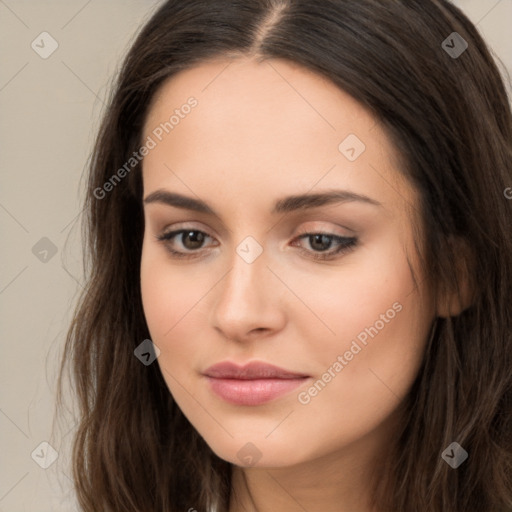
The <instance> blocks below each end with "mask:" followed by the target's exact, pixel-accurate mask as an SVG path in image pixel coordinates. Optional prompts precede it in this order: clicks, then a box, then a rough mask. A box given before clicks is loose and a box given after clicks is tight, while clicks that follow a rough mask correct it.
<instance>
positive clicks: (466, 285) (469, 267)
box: [437, 236, 475, 318]
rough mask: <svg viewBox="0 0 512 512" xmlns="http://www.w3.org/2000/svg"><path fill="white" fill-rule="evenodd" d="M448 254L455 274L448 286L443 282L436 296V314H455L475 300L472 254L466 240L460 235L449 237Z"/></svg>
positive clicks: (445, 315)
mask: <svg viewBox="0 0 512 512" xmlns="http://www.w3.org/2000/svg"><path fill="white" fill-rule="evenodd" d="M449 247H450V251H449V254H448V255H446V257H447V258H451V259H452V261H454V264H455V276H454V279H453V280H452V281H451V282H452V283H453V284H452V285H451V286H450V285H448V284H447V283H443V285H442V286H441V287H440V292H439V296H438V297H437V316H440V317H444V318H447V317H450V316H457V315H459V314H460V313H462V312H463V311H464V310H465V309H467V308H469V307H470V306H471V305H472V304H473V302H474V300H475V280H474V275H475V273H474V268H475V265H474V255H473V253H472V251H471V250H470V248H469V246H468V244H467V242H466V240H464V239H463V238H461V237H455V236H452V237H450V238H449Z"/></svg>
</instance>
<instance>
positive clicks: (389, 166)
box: [143, 59, 408, 203]
mask: <svg viewBox="0 0 512 512" xmlns="http://www.w3.org/2000/svg"><path fill="white" fill-rule="evenodd" d="M190 98H194V100H196V102H197V104H196V106H194V107H193V108H191V109H190V108H183V106H184V105H187V102H188V101H189V99H190ZM173 114H174V119H173V120H172V123H171V124H170V123H169V120H170V118H171V116H173ZM166 123H167V124H166ZM165 127H167V130H166V129H165ZM155 134H156V135H155ZM147 137H151V138H152V139H154V142H155V143H156V144H155V147H154V149H152V150H151V151H150V152H149V154H148V155H147V156H145V157H144V163H143V169H144V172H143V174H144V188H145V190H147V191H151V190H154V189H156V188H158V187H165V186H166V185H168V186H169V187H172V186H174V185H177V186H178V187H179V188H180V189H182V190H183V191H186V189H184V188H183V183H177V176H180V177H181V178H183V180H184V182H186V183H188V184H189V185H190V186H193V187H194V191H197V193H198V194H199V195H201V193H202V190H212V187H213V189H215V190H218V189H219V184H220V183H221V182H222V183H223V184H224V185H226V184H228V185H227V187H228V189H229V191H230V195H231V196H232V195H233V194H232V192H233V190H236V189H239V190H240V192H242V191H248V190H251V191H252V194H251V197H252V198H253V199H256V198H258V197H260V198H261V197H267V196H269V193H270V191H271V190H270V188H269V187H271V188H272V189H275V190H276V196H277V195H280V194H278V193H277V191H278V190H279V191H286V192H289V193H294V192H302V193H303V192H304V191H306V190H310V189H311V188H312V187H315V188H319V189H320V188H322V189H324V188H334V187H336V188H339V187H340V186H343V185H345V186H347V187H350V188H351V189H354V188H358V191H359V192H363V193H366V194H368V195H371V194H373V195H374V196H375V195H377V196H379V201H381V202H382V203H386V202H388V203H389V202H393V201H394V202H396V201H397V199H400V197H397V188H399V189H402V188H403V187H406V184H405V183H403V180H402V179H401V177H400V173H399V172H397V169H396V165H395V164H394V148H393V147H392V146H391V145H390V143H389V141H388V140H387V138H386V136H385V134H384V133H383V131H382V130H381V128H380V127H379V125H378V124H377V122H376V120H375V118H374V117H373V116H372V114H371V113H370V112H369V111H368V110H367V109H366V108H365V107H364V106H362V105H361V104H360V103H359V102H357V101H356V100H354V99H353V98H352V97H351V96H350V95H348V94H347V93H345V92H344V91H342V90H341V89H339V88H338V87H336V86H335V85H334V84H333V83H332V82H330V81H329V80H327V79H326V78H324V77H322V76H320V75H318V74H316V73H313V72H311V71H310V70H307V69H305V68H303V67H301V66H298V65H296V64H294V63H290V62H288V61H285V60H271V61H264V62H256V61H254V60H249V59H232V60H227V59H220V60H215V61H210V62H206V63H203V64H201V65H198V66H196V67H194V68H191V69H188V70H184V71H182V72H180V73H178V74H176V75H175V76H173V77H172V78H170V79H168V80H167V81H166V82H165V83H164V84H163V85H162V86H161V87H160V89H159V90H158V92H157V93H156V94H155V96H154V98H153V100H152V103H151V105H150V107H149V109H148V114H147V117H146V121H145V125H144V133H143V138H144V140H146V138H147ZM160 138H161V140H160ZM345 141H348V142H347V143H345ZM350 147H354V148H355V150H356V152H358V153H359V152H360V151H361V150H362V149H364V150H363V151H362V152H361V154H360V156H358V157H357V159H355V160H351V159H350V158H347V153H346V150H347V149H349V150H350ZM352 153H353V152H352ZM348 156H351V155H350V153H349V154H348ZM171 170H172V172H170V171H171ZM183 180H182V181H183ZM290 186H292V188H290ZM407 193H408V192H407V191H406V190H400V193H399V194H398V196H401V197H402V198H403V197H404V194H407Z"/></svg>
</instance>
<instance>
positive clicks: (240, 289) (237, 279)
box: [223, 236, 269, 305]
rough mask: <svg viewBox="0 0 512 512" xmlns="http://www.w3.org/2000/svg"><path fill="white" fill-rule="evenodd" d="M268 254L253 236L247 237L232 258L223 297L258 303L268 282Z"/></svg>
mask: <svg viewBox="0 0 512 512" xmlns="http://www.w3.org/2000/svg"><path fill="white" fill-rule="evenodd" d="M267 260H268V258H267V254H266V251H264V249H263V246H262V245H261V244H260V243H259V242H258V241H257V240H256V239H255V238H254V237H252V236H247V237H245V238H244V239H243V240H242V241H241V242H240V243H239V244H238V245H237V246H236V247H235V250H234V251H233V253H232V254H231V256H230V261H229V263H230V268H231V271H230V272H229V273H228V275H227V276H226V279H225V283H224V285H223V296H225V297H224V298H226V299H227V300H235V301H236V300H239V301H242V302H244V303H247V304H249V303H251V304H252V305H254V304H253V302H254V303H256V302H257V300H258V299H259V298H260V299H261V294H262V293H263V295H264V290H263V285H264V284H265V282H266V281H267V276H265V274H266V273H268V272H269V270H268V269H267V267H266V264H267Z"/></svg>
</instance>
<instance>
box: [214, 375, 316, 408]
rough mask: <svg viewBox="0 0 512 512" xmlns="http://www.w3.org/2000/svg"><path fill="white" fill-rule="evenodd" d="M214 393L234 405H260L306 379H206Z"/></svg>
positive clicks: (297, 385) (294, 387)
mask: <svg viewBox="0 0 512 512" xmlns="http://www.w3.org/2000/svg"><path fill="white" fill-rule="evenodd" d="M206 379H207V380H208V382H209V384H210V387H211V389H212V391H213V392H214V393H216V394H217V395H218V396H220V397H221V398H223V399H224V400H226V402H230V403H232V404H236V405H260V404H264V403H266V402H270V400H273V399H275V398H277V397H278V396H281V395H284V394H286V393H289V392H290V391H292V390H294V389H296V388H298V387H299V386H300V385H301V384H304V381H305V380H307V379H308V377H297V378H296V379H253V380H240V379H218V378H213V377H206Z"/></svg>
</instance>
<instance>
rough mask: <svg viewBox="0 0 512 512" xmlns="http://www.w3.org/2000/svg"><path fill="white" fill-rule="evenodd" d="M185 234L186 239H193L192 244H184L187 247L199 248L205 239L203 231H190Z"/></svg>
mask: <svg viewBox="0 0 512 512" xmlns="http://www.w3.org/2000/svg"><path fill="white" fill-rule="evenodd" d="M183 236H184V237H185V238H184V240H191V241H192V244H187V243H184V244H183V245H184V246H185V247H187V249H198V248H199V247H200V246H201V244H202V243H203V240H204V236H203V233H200V232H199V231H188V232H187V233H183ZM184 240H182V241H184ZM190 245H192V247H190Z"/></svg>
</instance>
